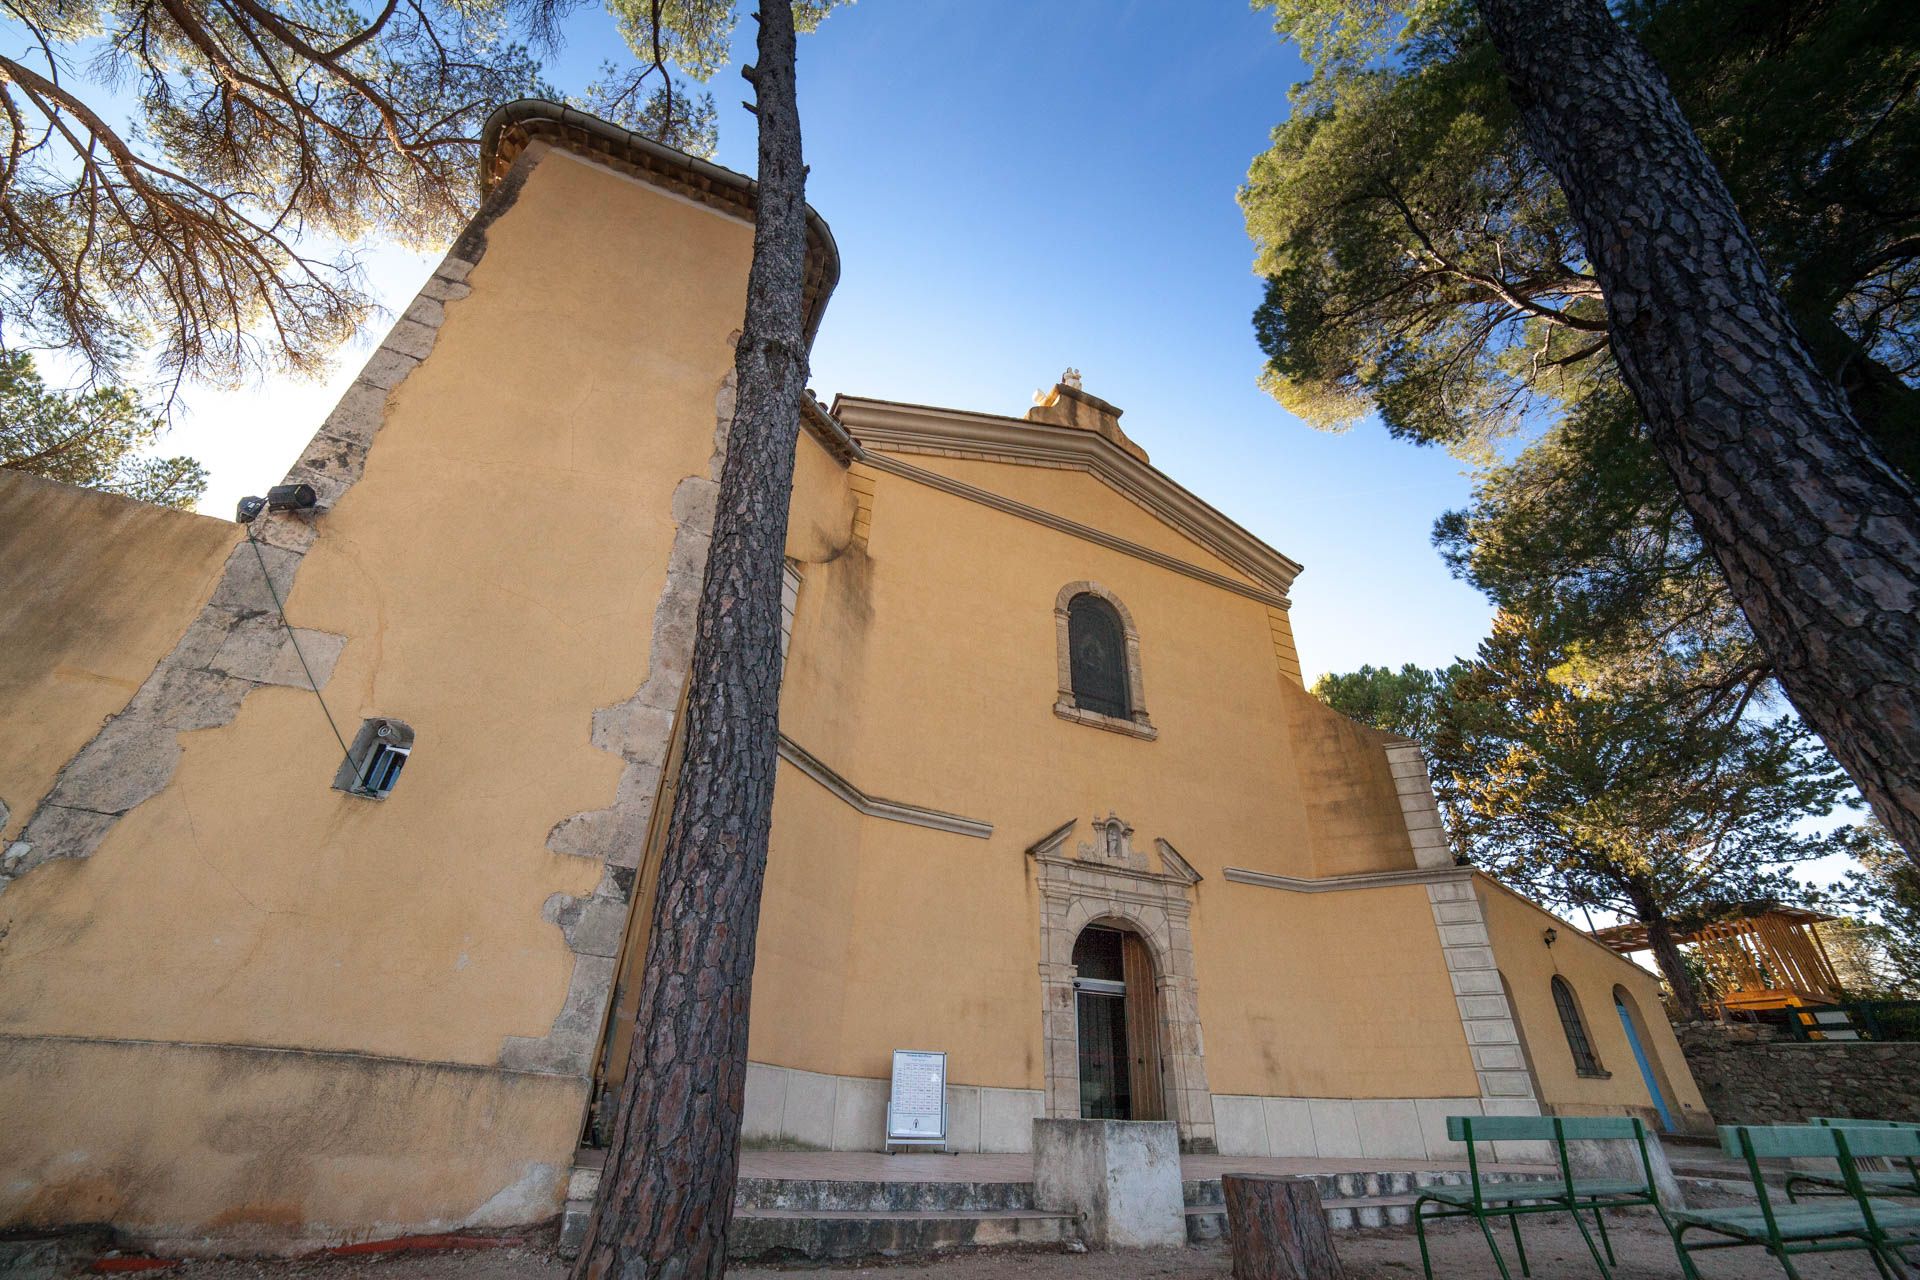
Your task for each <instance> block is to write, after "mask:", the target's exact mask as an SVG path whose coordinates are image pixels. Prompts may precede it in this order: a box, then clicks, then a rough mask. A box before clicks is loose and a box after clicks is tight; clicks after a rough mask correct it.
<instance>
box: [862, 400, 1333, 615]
mask: <svg viewBox="0 0 1920 1280" xmlns="http://www.w3.org/2000/svg"><path fill="white" fill-rule="evenodd" d="M833 413H834V416H835V417H836V418H838V419H839V420H840V421H841V422H842V423H843V424H844V425H845V426H846V428H847V431H848V432H849V434H851V435H852V436H853V437H854V438H855V439H857V440H858V441H860V443H861V444H862V445H863V446H865V447H866V448H867V449H868V450H870V451H873V450H879V451H887V452H912V451H916V450H918V451H938V452H943V453H961V454H968V455H973V456H978V457H981V458H986V459H990V460H992V461H996V462H1008V463H1013V464H1015V465H1026V466H1050V467H1069V468H1073V469H1076V470H1081V471H1086V472H1087V473H1089V474H1090V475H1092V476H1094V477H1095V478H1096V479H1098V480H1100V481H1102V482H1104V483H1105V484H1107V485H1108V486H1109V487H1111V488H1113V489H1114V490H1115V491H1117V492H1119V493H1120V494H1122V495H1123V496H1125V497H1127V498H1128V499H1130V500H1131V501H1133V502H1135V503H1137V504H1138V505H1139V506H1140V507H1142V508H1144V509H1145V510H1146V511H1147V512H1149V513H1150V514H1152V515H1153V516H1155V517H1157V518H1158V519H1160V520H1163V521H1165V522H1166V523H1167V524H1168V525H1169V526H1170V527H1172V528H1174V529H1176V530H1178V531H1179V532H1180V533H1182V534H1185V535H1186V536H1187V537H1189V538H1191V539H1193V540H1194V541H1195V542H1197V543H1199V544H1200V545H1201V546H1203V547H1205V548H1206V549H1207V550H1208V551H1210V552H1212V553H1213V554H1214V555H1217V556H1219V557H1220V558H1221V559H1222V560H1224V561H1226V562H1227V563H1228V564H1230V565H1232V566H1233V567H1234V568H1236V569H1238V570H1240V571H1241V572H1242V573H1244V574H1246V575H1247V576H1248V577H1250V578H1252V579H1253V580H1254V581H1255V582H1257V583H1259V584H1261V585H1262V586H1263V587H1265V588H1267V590H1268V592H1270V593H1271V594H1272V595H1274V596H1278V597H1280V598H1281V599H1282V600H1284V599H1285V597H1286V595H1287V592H1288V591H1289V590H1290V589H1291V588H1292V586H1293V580H1294V577H1295V576H1296V575H1298V574H1299V572H1300V568H1301V566H1300V564H1299V562H1297V561H1295V560H1291V559H1289V558H1288V557H1286V556H1284V555H1281V554H1280V553H1279V552H1278V551H1275V550H1274V549H1273V548H1272V547H1269V546H1268V545H1267V544H1266V543H1264V542H1262V541H1260V540H1259V539H1258V538H1256V537H1254V536H1253V535H1252V534H1251V533H1248V532H1247V531H1246V530H1245V529H1243V528H1241V527H1240V526H1239V525H1238V524H1235V523H1234V522H1233V521H1232V520H1230V519H1228V518H1227V517H1226V516H1224V515H1222V514H1221V513H1220V512H1219V511H1217V510H1215V509H1214V508H1213V507H1211V506H1209V505H1207V504H1206V503H1205V502H1203V501H1201V500H1200V499H1199V498H1197V497H1195V496H1194V495H1193V494H1192V493H1190V492H1188V491H1187V490H1186V489H1184V488H1182V487H1181V486H1180V485H1178V484H1176V483H1175V482H1174V481H1173V480H1171V479H1169V478H1168V477H1167V476H1166V474H1165V473H1163V472H1161V471H1160V470H1159V469H1157V468H1156V467H1154V466H1152V465H1150V464H1148V463H1145V462H1142V461H1140V460H1139V459H1138V458H1135V457H1134V456H1132V455H1131V454H1129V453H1127V452H1126V451H1125V450H1124V449H1121V448H1120V447H1119V446H1117V445H1115V444H1114V443H1113V442H1112V441H1110V440H1107V439H1105V438H1104V437H1102V436H1100V435H1097V434H1095V433H1093V432H1090V431H1080V430H1076V429H1074V428H1072V427H1061V426H1054V425H1052V424H1050V423H1044V422H1030V421H1028V420H1027V419H1025V418H1006V417H1001V416H999V415H996V414H987V413H968V412H964V411H962V410H958V409H939V408H934V407H931V406H927V405H915V404H900V403H896V402H894V401H888V400H865V399H860V398H858V397H853V396H839V397H836V398H835V400H834V402H833ZM870 460H871V459H870ZM921 474H926V473H924V472H923V473H921ZM969 487H971V486H969ZM1068 523H1073V522H1071V521H1069V522H1068ZM1083 527H1084V526H1083ZM1168 558H1169V559H1171V557H1168ZM1216 576H1217V575H1216ZM1222 581H1227V580H1226V579H1222Z"/></svg>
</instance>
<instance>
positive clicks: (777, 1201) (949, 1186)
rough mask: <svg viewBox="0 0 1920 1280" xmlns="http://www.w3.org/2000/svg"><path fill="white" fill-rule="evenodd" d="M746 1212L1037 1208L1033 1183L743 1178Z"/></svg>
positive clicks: (741, 1199) (738, 1199) (741, 1202)
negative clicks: (764, 1210) (762, 1210)
mask: <svg viewBox="0 0 1920 1280" xmlns="http://www.w3.org/2000/svg"><path fill="white" fill-rule="evenodd" d="M734 1203H735V1204H736V1205H737V1206H739V1207H740V1208H741V1209H780V1210H805V1211H812V1212H820V1211H825V1212H834V1213H841V1212H854V1213H922V1212H934V1213H1000V1212H1006V1211H1010V1210H1023V1209H1032V1208H1033V1184H1032V1183H1031V1182H878V1181H873V1182H865V1181H854V1182H842V1181H832V1180H828V1179H823V1178H822V1179H815V1178H742V1179H741V1180H740V1188H739V1191H738V1192H737V1193H736V1195H735V1197H734Z"/></svg>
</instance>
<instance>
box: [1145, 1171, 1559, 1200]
mask: <svg viewBox="0 0 1920 1280" xmlns="http://www.w3.org/2000/svg"><path fill="white" fill-rule="evenodd" d="M1299 1176H1301V1177H1307V1178H1312V1179H1313V1183H1314V1185H1315V1186H1316V1187H1318V1188H1319V1190H1320V1199H1321V1200H1322V1201H1323V1202H1329V1203H1330V1202H1332V1201H1335V1200H1376V1199H1379V1198H1381V1197H1383V1196H1414V1195H1417V1194H1419V1191H1420V1188H1421V1187H1435V1186H1445V1187H1459V1186H1465V1185H1466V1184H1467V1181H1468V1178H1467V1172H1466V1170H1464V1169H1422V1170H1419V1171H1417V1172H1409V1171H1405V1170H1383V1171H1380V1172H1377V1173H1311V1174H1301V1175H1299ZM1531 1176H1533V1175H1530V1174H1505V1173H1484V1174H1481V1175H1480V1180H1481V1182H1483V1183H1486V1184H1488V1185H1491V1184H1493V1183H1496V1182H1505V1181H1507V1180H1508V1179H1509V1178H1514V1177H1531ZM1180 1193H1181V1196H1182V1198H1183V1199H1184V1200H1185V1201H1186V1204H1187V1207H1188V1208H1193V1207H1194V1206H1196V1205H1222V1204H1225V1203H1226V1192H1225V1191H1224V1190H1223V1189H1222V1188H1221V1185H1220V1179H1218V1178H1190V1179H1188V1180H1187V1181H1185V1182H1182V1183H1181V1184H1180Z"/></svg>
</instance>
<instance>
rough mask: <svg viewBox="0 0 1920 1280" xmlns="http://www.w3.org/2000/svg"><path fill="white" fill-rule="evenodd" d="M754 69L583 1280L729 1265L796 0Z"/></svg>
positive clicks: (769, 569)
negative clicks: (662, 792) (715, 430)
mask: <svg viewBox="0 0 1920 1280" xmlns="http://www.w3.org/2000/svg"><path fill="white" fill-rule="evenodd" d="M759 21H760V35H759V52H758V56H757V61H756V65H755V67H754V69H753V71H752V72H751V73H750V74H749V77H748V78H749V79H750V80H751V81H752V82H753V85H754V89H755V95H754V96H755V102H756V105H757V110H758V116H759V125H760V156H759V164H760V172H759V183H760V191H759V200H758V208H757V212H756V218H755V223H754V233H753V265H752V268H751V271H750V274H749V276H748V281H747V316H746V323H745V325H744V326H743V328H742V331H741V338H740V343H739V347H738V350H737V352H736V354H735V363H734V372H735V377H736V389H735V390H736V397H737V399H736V402H735V408H734V415H733V423H732V425H731V427H730V428H729V430H728V435H727V456H726V462H725V465H724V467H723V469H722V471H721V473H720V491H719V499H718V506H717V510H716V512H715V516H714V529H713V542H712V546H711V548H710V549H709V551H708V553H707V571H706V580H705V583H704V585H703V586H702V588H701V593H700V612H699V616H698V620H697V622H696V635H695V640H694V647H693V666H692V671H691V675H690V677H689V681H690V682H689V686H688V688H689V692H688V698H687V710H686V716H687V745H686V755H685V760H684V763H683V764H682V766H681V773H680V779H681V781H680V789H679V793H678V795H677V796H676V797H675V799H674V804H673V815H672V818H671V820H670V824H669V826H668V829H667V843H666V847H665V849H664V850H663V851H662V854H661V861H660V875H659V882H658V888H657V890H656V894H655V900H654V909H653V923H652V929H651V932H650V934H649V936H648V939H647V956H646V968H645V972H644V975H643V977H642V979H641V988H640V1000H639V1008H638V1010H637V1012H636V1013H635V1015H634V1037H633V1043H634V1049H633V1056H632V1059H631V1061H630V1062H629V1064H628V1067H627V1077H626V1080H625V1082H624V1083H623V1085H622V1087H621V1091H620V1104H619V1112H618V1116H617V1119H616V1122H615V1129H614V1134H613V1141H612V1145H611V1149H610V1150H609V1151H608V1153H607V1163H606V1169H605V1172H604V1174H603V1175H602V1182H601V1189H600V1196H599V1201H598V1203H597V1204H596V1205H595V1207H594V1216H593V1222H592V1225H591V1227H590V1228H589V1230H588V1236H587V1242H586V1245H585V1247H584V1248H583V1249H582V1250H581V1254H580V1261H579V1262H578V1264H577V1265H576V1267H575V1271H574V1275H575V1277H576V1278H577V1280H640V1278H641V1277H649V1278H651V1277H666V1278H670V1280H694V1278H695V1277H714V1276H720V1275H723V1274H724V1273H725V1271H726V1259H727V1245H726V1237H727V1228H728V1226H729V1224H730V1223H731V1221H732V1218H733V1197H734V1184H735V1181H736V1178H737V1175H738V1171H739V1170H738V1166H739V1155H740V1111H741V1106H742V1104H743V1101H744V1097H745V1091H746V1071H747V1004H748V999H749V996H750V995H751V990H752V985H753V960H754V941H755V933H756V930H757V928H758V924H759V919H760V888H761V883H762V881H763V879H764V877H765V873H766V865H767V835H768V830H769V828H770V826H771V824H772V814H773V781H774V768H775V763H776V759H777V756H776V749H777V732H778V727H777V717H778V712H779V694H780V578H781V567H782V556H783V554H784V552H785V547H786V536H787V508H788V498H789V495H790V491H791V489H792V484H793V451H794V444H795V437H796V435H797V433H798V430H799V421H800V395H801V392H802V389H803V388H804V387H805V385H806V372H807V369H806V344H805V338H804V336H803V333H802V280H803V268H804V266H805V261H806V168H805V166H804V165H803V163H802V161H801V154H800V113H799V105H798V101H797V99H796V97H795V93H794V31H793V13H792V9H791V7H790V6H789V5H788V4H787V3H786V2H785V0H767V2H766V3H764V4H763V5H762V6H761V12H760V14H759Z"/></svg>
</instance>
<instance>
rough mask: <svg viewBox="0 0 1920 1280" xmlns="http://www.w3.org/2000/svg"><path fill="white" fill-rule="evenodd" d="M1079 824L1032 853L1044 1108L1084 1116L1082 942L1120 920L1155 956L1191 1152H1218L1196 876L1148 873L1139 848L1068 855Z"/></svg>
mask: <svg viewBox="0 0 1920 1280" xmlns="http://www.w3.org/2000/svg"><path fill="white" fill-rule="evenodd" d="M1078 825H1079V823H1078V821H1077V820H1075V821H1073V822H1069V823H1067V824H1066V825H1065V826H1063V827H1061V828H1059V829H1058V830H1057V831H1055V832H1053V833H1052V834H1051V835H1049V836H1047V837H1046V838H1045V839H1043V840H1042V841H1040V843H1038V844H1036V845H1034V846H1033V847H1032V848H1031V849H1029V850H1028V851H1027V853H1028V855H1029V856H1030V857H1032V858H1033V860H1034V863H1035V865H1036V868H1037V870H1038V873H1039V882H1040V987H1041V996H1042V1001H1041V1010H1042V1012H1041V1039H1042V1046H1043V1048H1044V1050H1045V1064H1046V1079H1045V1089H1044V1093H1045V1106H1046V1110H1045V1113H1044V1114H1045V1115H1047V1116H1048V1117H1050V1118H1053V1119H1077V1118H1078V1117H1079V1115H1080V1071H1079V1060H1080V1058H1079V1055H1080V1046H1079V1028H1078V1023H1077V1009H1076V1003H1075V996H1074V987H1073V980H1074V976H1075V970H1074V966H1073V944H1074V940H1075V939H1077V938H1078V937H1079V936H1080V931H1081V930H1082V929H1085V928H1086V927H1087V926H1088V925H1090V924H1100V925H1105V926H1109V927H1113V926H1117V927H1119V928H1121V929H1124V930H1126V931H1127V932H1130V933H1134V934H1137V935H1138V936H1139V937H1140V938H1141V939H1142V940H1143V941H1144V942H1145V943H1146V946H1147V950H1148V952H1149V953H1150V954H1151V955H1152V957H1153V971H1154V985H1155V987H1156V993H1157V995H1158V997H1159V1000H1158V1004H1159V1012H1160V1026H1159V1028H1158V1036H1157V1039H1158V1041H1159V1044H1160V1049H1161V1052H1162V1054H1163V1055H1164V1058H1165V1068H1164V1070H1163V1072H1162V1083H1163V1087H1164V1089H1165V1090H1166V1102H1167V1107H1166V1111H1167V1116H1168V1118H1169V1119H1171V1120H1173V1121H1174V1122H1175V1123H1176V1124H1177V1125H1178V1126H1179V1133H1180V1146H1181V1149H1182V1150H1184V1151H1199V1152H1211V1151H1212V1150H1214V1124H1213V1095H1212V1093H1211V1092H1210V1091H1209V1089H1208V1086H1207V1069H1206V1049H1205V1045H1204V1042H1203V1041H1202V1039H1201V1034H1200V1004H1199V996H1198V988H1197V985H1196V982H1195V978H1194V967H1193V934H1192V932H1191V929H1190V927H1189V924H1188V920H1189V917H1190V914H1191V910H1192V902H1191V898H1190V891H1191V889H1192V887H1193V883H1194V880H1193V879H1189V878H1188V876H1189V875H1191V872H1189V873H1188V874H1187V875H1182V874H1179V873H1178V872H1177V871H1175V870H1173V869H1171V868H1170V869H1169V871H1168V872H1166V873H1155V872H1152V871H1148V870H1146V869H1145V859H1144V857H1142V856H1140V855H1131V858H1130V860H1131V862H1132V865H1116V864H1112V863H1102V862H1095V861H1092V860H1091V859H1090V858H1089V857H1087V856H1081V857H1077V858H1076V857H1074V856H1072V855H1071V854H1070V853H1068V851H1067V841H1068V838H1069V837H1070V836H1071V835H1072V834H1073V831H1074V829H1075V828H1076V827H1077V826H1078ZM1097 834H1098V833H1097V832H1096V835H1097ZM1183 865H1184V864H1183ZM1196 879H1197V877H1196Z"/></svg>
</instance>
